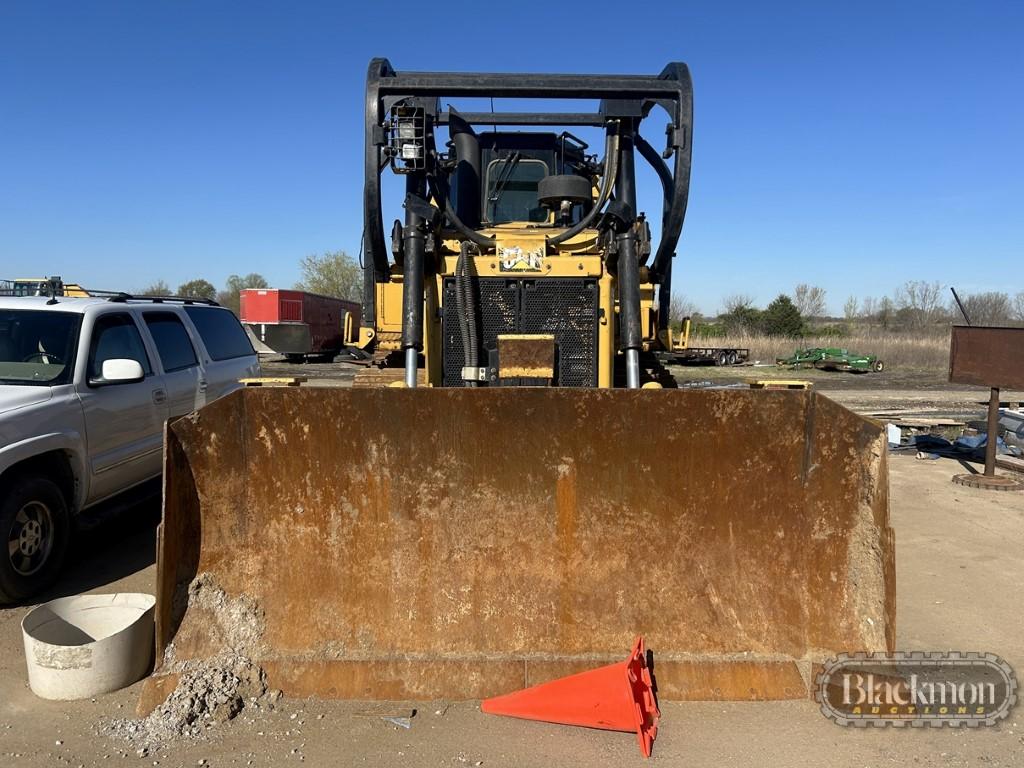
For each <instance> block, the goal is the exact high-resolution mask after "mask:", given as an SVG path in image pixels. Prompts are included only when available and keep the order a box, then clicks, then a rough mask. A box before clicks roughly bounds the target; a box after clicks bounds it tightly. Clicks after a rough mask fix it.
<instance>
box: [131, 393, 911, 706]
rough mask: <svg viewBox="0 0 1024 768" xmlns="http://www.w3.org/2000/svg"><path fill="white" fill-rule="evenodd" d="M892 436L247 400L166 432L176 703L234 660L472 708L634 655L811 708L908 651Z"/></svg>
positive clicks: (402, 404) (272, 677) (689, 396)
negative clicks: (200, 668) (193, 683)
mask: <svg viewBox="0 0 1024 768" xmlns="http://www.w3.org/2000/svg"><path fill="white" fill-rule="evenodd" d="M885 448H886V446H885V439H884V434H883V432H882V429H881V427H880V425H879V424H878V423H876V422H873V421H870V420H867V419H863V418H861V417H858V416H856V415H854V414H853V413H851V412H850V411H848V410H846V409H845V408H843V407H841V406H839V405H837V404H836V403H834V402H832V401H830V400H828V399H827V398H825V397H823V396H821V395H818V394H817V393H814V392H812V391H743V390H717V391H712V390H705V391H696V390H695V391H687V390H582V391H581V390H575V391H573V390H566V389H546V388H518V389H415V390H406V389H357V390H345V389H326V388H325V389H298V390H295V389H268V388H262V389H244V390H240V391H237V392H235V393H234V394H232V395H230V396H228V397H226V398H224V399H222V400H219V401H217V402H215V403H213V404H211V405H208V406H207V407H205V408H203V409H202V410H201V411H200V412H199V413H198V414H193V415H191V416H188V417H185V418H182V419H179V420H177V421H175V422H174V423H172V424H170V425H169V426H168V429H167V436H166V452H165V456H166V467H165V469H166V475H165V501H164V519H163V522H162V524H161V527H160V533H159V558H158V603H157V644H158V648H157V652H158V656H157V659H158V660H159V661H158V664H157V669H156V672H155V675H154V677H153V678H151V679H150V681H149V683H148V686H147V690H146V692H145V693H144V700H145V698H146V697H148V698H149V699H150V701H151V704H152V702H153V701H157V700H159V699H160V698H161V697H162V696H163V695H164V694H165V693H166V692H167V690H168V689H169V688H170V687H172V686H173V684H174V679H175V675H176V673H177V672H180V671H181V670H182V669H184V668H187V667H188V666H189V664H190V662H194V661H202V660H205V659H212V658H215V657H217V656H218V654H222V653H223V652H224V651H225V650H226V649H229V648H230V649H231V650H232V651H233V652H234V653H239V654H243V655H245V656H247V657H248V658H250V659H252V660H253V661H254V662H255V663H257V664H259V665H260V666H261V667H262V668H263V669H264V670H265V672H266V676H267V681H268V684H269V685H270V686H271V687H273V688H279V689H281V690H282V691H283V692H284V694H285V695H292V696H320V697H337V698H357V699H393V700H400V699H405V700H410V699H420V700H422V699H434V698H444V699H474V698H483V697H487V696H493V695H496V694H499V693H504V692H507V691H510V690H516V689H518V688H522V687H526V686H530V685H535V684H537V683H540V682H544V681H546V680H550V679H553V678H557V677H562V676H565V675H567V674H571V673H572V672H576V671H583V670H585V669H591V668H593V667H594V666H595V665H596V664H598V663H600V662H602V661H604V662H609V663H610V662H614V661H618V660H620V659H619V657H620V656H621V653H622V648H623V647H625V646H628V645H629V643H630V642H631V641H632V639H633V638H634V637H635V636H637V635H640V634H642V635H644V636H645V637H646V638H647V642H648V646H649V647H650V648H651V649H652V651H653V653H654V667H653V673H654V678H655V681H656V685H657V691H658V695H659V697H660V698H661V699H669V700H671V699H777V698H802V697H806V696H808V695H809V687H810V681H811V680H813V677H812V674H813V665H814V664H815V663H816V662H820V661H822V660H823V659H825V658H826V657H828V656H830V655H834V654H835V653H837V652H840V651H850V650H887V649H890V650H891V649H892V647H893V640H894V615H895V590H894V565H893V538H892V531H891V529H890V528H889V517H888V498H887V475H886V471H887V470H886V455H885Z"/></svg>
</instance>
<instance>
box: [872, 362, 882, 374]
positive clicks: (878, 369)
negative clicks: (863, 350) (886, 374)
mask: <svg viewBox="0 0 1024 768" xmlns="http://www.w3.org/2000/svg"><path fill="white" fill-rule="evenodd" d="M871 367H872V369H874V371H875V373H881V372H882V371H884V370H885V363H883V362H882V361H881V360H875V364H874V365H873V366H871Z"/></svg>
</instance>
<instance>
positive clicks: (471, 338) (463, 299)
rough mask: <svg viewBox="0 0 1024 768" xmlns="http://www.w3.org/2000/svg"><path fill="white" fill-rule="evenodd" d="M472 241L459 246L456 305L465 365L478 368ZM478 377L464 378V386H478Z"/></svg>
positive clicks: (478, 354)
mask: <svg viewBox="0 0 1024 768" xmlns="http://www.w3.org/2000/svg"><path fill="white" fill-rule="evenodd" d="M471 247H472V243H470V242H469V241H468V240H463V241H462V244H461V245H460V246H459V260H458V262H456V265H455V306H456V310H457V311H458V315H459V333H460V335H461V337H462V357H463V365H464V366H465V367H467V368H471V369H474V370H475V369H477V368H479V366H480V353H479V349H480V345H479V337H478V335H477V331H476V297H475V295H474V294H473V280H472V272H471V270H470V267H469V249H470V248H471ZM477 383H478V382H477V380H476V379H464V380H463V386H466V387H475V386H477Z"/></svg>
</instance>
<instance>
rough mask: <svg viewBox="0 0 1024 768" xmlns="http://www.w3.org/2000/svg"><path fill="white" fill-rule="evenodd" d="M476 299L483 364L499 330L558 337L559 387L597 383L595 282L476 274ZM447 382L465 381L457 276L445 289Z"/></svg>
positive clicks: (444, 320)
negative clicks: (457, 303)
mask: <svg viewBox="0 0 1024 768" xmlns="http://www.w3.org/2000/svg"><path fill="white" fill-rule="evenodd" d="M473 284H474V293H475V295H476V298H477V315H478V326H477V328H478V336H479V341H480V349H479V350H478V353H479V359H480V365H481V366H484V365H487V362H488V351H489V350H493V349H495V348H496V347H497V337H498V334H501V333H550V334H554V337H555V380H556V383H557V384H558V386H560V387H594V386H597V326H598V311H597V296H598V289H597V281H596V280H563V279H555V278H552V279H545V280H512V279H506V278H493V277H492V278H473ZM442 301H443V307H444V315H443V323H442V334H443V345H444V350H443V358H444V363H443V366H444V378H443V381H444V386H446V387H459V386H462V365H463V360H464V357H463V350H462V336H461V334H460V332H459V324H458V317H457V315H458V310H457V309H456V306H457V305H456V303H455V280H454V279H453V278H447V279H446V280H445V281H444V289H443V298H442Z"/></svg>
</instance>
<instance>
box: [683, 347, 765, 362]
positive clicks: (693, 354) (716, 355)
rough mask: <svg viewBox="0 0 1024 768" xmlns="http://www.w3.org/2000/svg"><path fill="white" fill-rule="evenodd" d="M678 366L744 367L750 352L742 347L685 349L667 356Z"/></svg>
mask: <svg viewBox="0 0 1024 768" xmlns="http://www.w3.org/2000/svg"><path fill="white" fill-rule="evenodd" d="M667 357H668V360H669V362H673V363H675V364H676V365H743V364H744V363H745V362H747V360H748V359H749V358H750V350H749V349H743V348H741V347H685V348H683V349H674V350H672V352H671V353H670V354H669V355H667Z"/></svg>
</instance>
